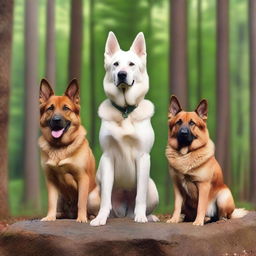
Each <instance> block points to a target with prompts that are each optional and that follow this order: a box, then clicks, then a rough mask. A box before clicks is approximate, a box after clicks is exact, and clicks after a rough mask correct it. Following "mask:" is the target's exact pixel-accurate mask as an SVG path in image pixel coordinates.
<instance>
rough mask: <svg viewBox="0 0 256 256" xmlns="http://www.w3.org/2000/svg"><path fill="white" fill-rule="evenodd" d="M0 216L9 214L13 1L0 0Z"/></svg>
mask: <svg viewBox="0 0 256 256" xmlns="http://www.w3.org/2000/svg"><path fill="white" fill-rule="evenodd" d="M0 20H1V29H0V48H1V51H0V134H1V136H0V147H1V150H0V161H1V166H0V205H1V207H0V217H1V218H2V217H6V216H8V214H9V206H8V185H7V182H8V141H7V138H8V118H9V115H8V110H9V91H10V89H9V88H10V78H11V76H10V73H11V72H10V71H11V43H12V23H13V1H12V0H1V1H0Z"/></svg>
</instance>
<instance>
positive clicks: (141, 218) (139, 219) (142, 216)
mask: <svg viewBox="0 0 256 256" xmlns="http://www.w3.org/2000/svg"><path fill="white" fill-rule="evenodd" d="M134 220H135V222H139V223H146V222H148V218H147V216H146V214H145V213H142V214H135V218H134Z"/></svg>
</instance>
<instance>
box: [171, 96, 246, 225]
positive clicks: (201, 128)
mask: <svg viewBox="0 0 256 256" xmlns="http://www.w3.org/2000/svg"><path fill="white" fill-rule="evenodd" d="M207 112H208V104H207V101H206V100H204V99H203V100H202V101H201V102H200V103H199V105H198V107H197V108H196V110H195V111H194V112H185V111H183V110H182V108H181V106H180V103H179V101H178V99H177V98H176V97H175V96H172V97H171V100H170V107H169V116H168V123H169V134H168V145H167V149H166V157H167V159H168V161H169V165H170V175H171V177H172V179H173V186H174V195H175V206H174V213H173V216H172V218H171V219H169V220H168V221H167V222H168V223H177V222H180V221H181V214H184V215H185V220H187V221H194V222H193V225H204V222H205V221H206V220H210V219H213V220H214V219H215V220H216V219H223V218H240V217H243V216H244V215H246V214H247V211H246V210H244V209H235V204H234V200H233V197H232V194H231V191H230V189H229V188H228V187H227V185H225V184H224V182H223V175H222V170H221V167H220V165H219V163H218V162H217V160H216V159H215V157H214V144H213V142H212V141H211V139H210V137H209V133H208V129H207V124H206V120H207Z"/></svg>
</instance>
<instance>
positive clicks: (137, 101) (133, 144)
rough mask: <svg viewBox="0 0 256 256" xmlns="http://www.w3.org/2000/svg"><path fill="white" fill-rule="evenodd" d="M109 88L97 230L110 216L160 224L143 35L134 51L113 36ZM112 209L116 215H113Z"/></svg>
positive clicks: (102, 112)
mask: <svg viewBox="0 0 256 256" xmlns="http://www.w3.org/2000/svg"><path fill="white" fill-rule="evenodd" d="M105 69H106V75H105V78H104V90H105V93H106V95H107V97H108V99H107V100H105V101H103V102H102V104H101V105H100V107H99V111H98V113H99V116H100V118H101V119H102V123H101V129H100V135H99V137H100V144H101V147H102V150H103V155H102V156H101V159H100V163H99V168H98V172H97V176H96V177H97V182H98V184H99V186H100V188H101V205H100V211H99V213H98V215H97V217H96V218H95V219H94V220H92V221H91V225H92V226H99V225H105V224H106V221H107V218H108V217H109V215H111V216H113V217H125V216H128V217H132V218H134V220H135V221H136V222H147V221H149V220H150V221H158V218H157V217H156V216H154V215H151V213H152V212H153V210H154V209H155V208H156V206H157V205H158V201H159V198H158V192H157V189H156V186H155V183H154V182H153V180H152V179H151V178H150V177H149V172H150V155H149V153H150V150H151V148H152V146H153V143H154V131H153V129H152V126H151V122H150V118H151V117H152V115H153V114H154V106H153V104H152V103H151V102H150V101H149V100H145V99H144V96H145V94H146V93H147V91H148V89H149V78H148V74H147V70H146V45H145V39H144V35H143V33H139V34H138V35H137V37H136V38H135V40H134V42H133V44H132V46H131V48H130V50H129V51H122V50H121V49H120V47H119V44H118V41H117V39H116V37H115V35H114V33H113V32H110V33H109V35H108V39H107V42H106V48H105ZM111 210H112V211H111Z"/></svg>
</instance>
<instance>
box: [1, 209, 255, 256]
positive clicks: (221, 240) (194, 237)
mask: <svg viewBox="0 0 256 256" xmlns="http://www.w3.org/2000/svg"><path fill="white" fill-rule="evenodd" d="M0 255H1V256H2V255H3V256H17V255H19V256H55V255H56V256H66V255H67V256H80V255H81V256H82V255H89V256H96V255H102V256H108V255H111V256H112V255H118V256H119V255H121V256H122V255H147V256H151V255H152V256H153V255H154V256H164V255H179V256H183V255H200V256H201V255H256V212H250V213H249V214H248V215H247V216H245V217H244V218H242V219H233V220H228V221H219V222H215V223H210V224H206V225H205V226H203V227H198V226H193V225H192V223H180V224H166V223H163V222H160V223H146V224H138V223H135V222H133V221H132V220H130V219H110V220H109V221H108V223H107V225H106V226H102V227H91V226H90V225H89V224H81V223H76V222H75V220H57V221H55V222H40V221H39V220H33V221H20V222H16V223H14V224H12V225H10V226H9V227H8V228H7V229H6V230H5V231H4V232H2V233H1V236H0Z"/></svg>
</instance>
